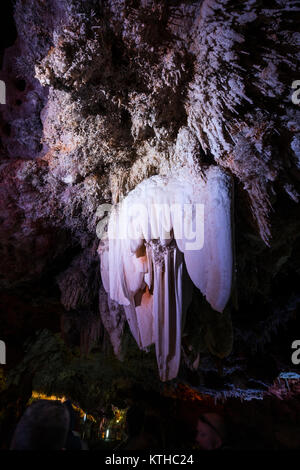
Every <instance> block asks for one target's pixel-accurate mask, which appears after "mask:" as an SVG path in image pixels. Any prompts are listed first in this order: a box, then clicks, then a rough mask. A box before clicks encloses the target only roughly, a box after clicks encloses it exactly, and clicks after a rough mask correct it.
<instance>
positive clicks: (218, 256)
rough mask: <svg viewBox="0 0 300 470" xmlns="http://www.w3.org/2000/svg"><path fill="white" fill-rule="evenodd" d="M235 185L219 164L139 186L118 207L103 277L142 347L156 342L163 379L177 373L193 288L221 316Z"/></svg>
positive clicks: (105, 244) (103, 253)
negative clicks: (202, 171) (194, 173)
mask: <svg viewBox="0 0 300 470" xmlns="http://www.w3.org/2000/svg"><path fill="white" fill-rule="evenodd" d="M231 244H232V241H231V182H230V178H229V177H228V176H227V175H226V174H225V173H224V172H223V171H222V170H221V169H220V168H218V167H210V168H209V169H208V170H207V171H206V173H205V175H204V176H201V177H200V176H198V177H197V178H195V177H194V176H193V177H192V176H191V175H190V174H189V173H188V172H186V171H184V170H183V171H182V172H181V173H180V172H177V174H176V175H171V176H169V177H163V176H153V177H151V178H149V179H148V180H144V181H143V182H142V183H140V184H139V185H138V186H137V187H136V188H135V189H134V190H133V191H131V192H130V193H129V194H128V196H127V197H126V198H125V199H124V200H123V201H122V202H121V203H120V204H119V206H117V207H115V208H114V209H113V211H112V213H111V216H110V220H109V225H108V240H105V241H101V243H100V249H99V253H100V259H101V276H102V282H103V286H104V288H105V290H106V291H107V293H108V294H109V296H110V298H111V299H112V300H113V301H116V302H118V303H119V304H120V305H123V306H124V310H125V314H126V318H127V321H128V324H129V327H130V329H131V332H132V334H133V336H134V338H135V340H136V342H137V344H138V346H139V347H140V348H141V349H145V348H147V347H148V346H150V345H151V344H153V343H154V344H155V349H156V356H157V362H158V368H159V374H160V378H161V380H163V381H165V380H170V379H172V378H174V377H176V376H177V373H178V369H179V365H180V350H181V332H182V327H183V321H184V316H185V313H186V310H187V308H188V305H189V302H190V300H191V295H192V283H194V284H195V286H196V287H198V288H199V289H200V291H201V292H202V294H203V295H204V296H205V297H206V300H207V301H208V302H209V303H210V305H211V306H212V308H213V309H215V310H217V311H218V312H222V311H223V309H224V308H225V306H226V303H227V301H228V299H229V296H230V291H231V277H232V246H231Z"/></svg>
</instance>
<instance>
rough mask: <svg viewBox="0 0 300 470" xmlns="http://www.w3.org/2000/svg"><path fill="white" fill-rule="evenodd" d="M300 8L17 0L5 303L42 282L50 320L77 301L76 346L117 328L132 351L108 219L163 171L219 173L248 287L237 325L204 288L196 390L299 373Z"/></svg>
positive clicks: (193, 369) (5, 210) (189, 338)
mask: <svg viewBox="0 0 300 470" xmlns="http://www.w3.org/2000/svg"><path fill="white" fill-rule="evenodd" d="M298 13H299V8H298V7H297V5H296V3H295V2H293V1H289V0H288V1H283V0H268V1H267V2H265V1H264V2H262V1H260V0H246V1H244V2H239V3H237V2H236V1H234V0H203V1H195V2H193V1H190V0H181V1H180V0H171V1H168V2H163V1H162V0H161V1H160V0H140V1H139V0H109V1H98V0H86V1H83V0H82V1H81V0H59V1H58V0H44V1H39V0H25V1H24V0H22V1H21V0H17V1H16V5H15V14H14V18H15V22H16V28H17V38H16V41H15V44H14V45H13V46H11V47H9V48H7V49H6V51H5V53H4V56H3V60H2V70H1V76H0V79H3V80H5V82H6V83H7V104H6V105H1V126H0V134H1V149H0V150H1V164H0V165H1V166H0V192H1V227H0V240H1V289H2V291H1V292H2V293H1V295H2V296H3V298H4V299H5V298H8V297H7V296H8V294H9V295H11V294H13V295H14V296H16V297H18V296H20V293H21V292H22V293H23V292H24V290H25V291H26V289H29V287H28V286H31V287H30V289H31V288H32V285H34V286H35V287H34V289H31V290H30V292H32V295H33V298H34V299H39V302H38V305H39V306H40V307H39V308H41V309H42V308H43V307H42V306H43V304H47V303H49V301H53V298H54V299H55V303H56V305H57V304H58V303H59V302H60V308H63V313H62V315H61V316H62V319H64V320H65V321H62V324H64V325H65V328H66V330H67V332H68V333H66V331H65V333H66V336H68V335H69V342H70V344H73V345H74V343H75V344H77V345H78V344H79V342H80V341H81V343H82V344H83V345H85V346H84V347H83V349H84V350H85V351H87V350H89V348H90V346H91V344H94V342H97V341H98V343H99V341H100V343H101V344H102V345H103V344H104V345H106V346H105V347H107V334H106V331H108V332H110V331H112V330H114V329H115V326H116V328H117V330H116V337H117V340H116V343H115V345H114V346H115V353H118V354H120V355H121V352H120V351H121V346H120V343H119V341H121V337H122V334H121V332H122V328H123V323H122V322H123V321H124V318H122V315H121V313H120V316H119V313H117V312H116V316H114V317H113V318H112V319H111V323H110V321H109V320H108V317H107V315H106V314H105V311H106V310H105V309H106V307H105V302H106V301H107V300H106V299H105V298H102V299H101V296H102V297H103V295H104V292H103V290H102V291H101V292H102V293H100V300H99V295H98V293H99V288H100V280H99V277H98V276H99V265H98V260H97V252H96V247H97V241H98V240H97V236H96V226H97V223H98V222H99V216H98V215H97V208H98V207H99V205H100V204H103V203H111V202H113V203H115V202H118V201H119V200H120V199H121V198H122V197H123V196H125V195H126V194H128V192H129V191H130V190H132V189H133V188H135V187H136V186H137V184H138V183H140V182H141V181H143V180H144V179H146V178H149V177H150V176H152V175H156V174H160V175H168V174H169V173H170V170H171V169H174V168H175V167H182V166H183V167H186V166H187V165H188V164H192V165H193V166H194V167H195V168H198V169H199V171H201V168H204V167H207V166H209V165H219V166H220V167H222V168H223V169H224V170H225V171H227V172H228V174H229V175H231V176H232V177H233V180H234V195H233V196H234V211H233V215H232V217H233V225H234V227H235V230H234V233H235V240H234V252H235V276H234V288H233V292H232V298H231V301H230V303H229V305H228V307H227V311H226V314H225V315H224V316H223V317H220V316H218V315H217V316H216V314H214V313H213V312H212V311H210V307H209V306H208V305H207V304H206V302H205V300H204V299H203V297H202V296H201V295H200V293H199V291H198V290H196V289H195V292H194V295H193V302H192V307H191V308H190V309H189V312H188V314H187V321H186V331H185V332H184V337H183V351H184V354H183V356H184V360H183V361H182V368H181V370H180V378H181V379H182V380H185V381H186V382H187V383H189V384H190V385H193V386H194V387H196V388H197V387H198V388H199V389H201V390H208V391H209V393H212V394H215V395H217V394H218V393H219V392H216V390H217V389H218V390H219V391H220V393H223V391H225V392H226V393H227V392H228V391H229V392H230V393H232V394H233V395H234V394H235V391H236V390H238V392H237V393H236V394H237V395H239V396H242V397H243V396H248V395H247V393H248V392H247V390H252V389H253V390H256V388H257V386H258V384H259V383H260V386H261V387H262V388H263V389H267V388H268V387H269V386H270V384H271V383H272V381H273V380H274V378H275V377H276V376H277V375H278V373H279V372H280V371H282V370H284V369H285V368H292V367H293V366H292V364H291V361H290V345H291V343H292V341H293V340H294V339H296V338H295V337H294V336H295V335H296V332H297V331H299V329H298V330H297V327H298V328H299V318H297V316H296V311H297V306H298V305H299V264H298V262H297V259H299V254H300V239H299V233H300V230H299V228H300V222H299V206H298V205H297V201H298V193H297V191H299V160H300V155H299V122H300V114H299V106H297V105H295V104H293V103H292V101H291V93H292V88H291V85H292V82H293V80H296V79H297V78H298V76H297V70H299V51H298V48H297V44H299V34H298V33H297V28H298V25H297V22H296V15H297V14H298ZM55 280H57V281H55ZM58 287H59V288H60V293H59V290H58ZM20 298H23V297H22V296H20ZM51 299H52V300H51ZM35 302H36V300H34V301H33V303H35ZM99 302H100V304H101V303H102V305H104V307H103V309H102V310H101V309H100V312H101V318H102V324H103V325H104V329H103V328H102V324H101V325H99V323H98V322H99V318H100V313H99ZM9 311H11V309H10V308H9V303H8V304H5V302H4V308H3V314H2V315H3V318H4V317H5V322H4V324H5V325H6V326H5V328H4V327H3V329H2V330H1V335H2V336H3V337H4V339H5V338H6V337H10V338H11V331H12V330H11V329H10V326H9V325H10V317H9V315H8V312H9ZM200 312H202V313H200ZM22 315H23V317H22V318H23V319H24V321H26V315H27V313H26V312H25V313H23V314H22ZM28 315H29V313H28ZM86 319H89V322H87V327H86V333H85V334H84V335H83V336H84V337H83V338H82V339H81V340H79V339H78V338H77V339H76V335H74V337H72V338H71V336H72V330H74V331H75V330H76V331H78V329H79V330H80V329H81V331H82V328H81V326H80V325H84V322H85V320H86ZM16 323H17V324H18V322H16ZM19 323H20V324H22V322H19ZM2 324H3V323H2ZM78 325H79V326H78ZM88 325H96V327H95V328H96V331H97V334H96V336H94V335H93V331H94V330H93V327H92V326H88ZM43 327H48V325H47V324H43ZM105 329H106V331H104V330H105ZM33 330H34V326H33V327H32V329H31V330H30V332H28V334H31V333H32V332H33ZM19 334H20V336H21V337H22V332H21V328H20V330H19ZM26 335H27V333H26ZM26 335H25V336H26ZM77 336H78V335H77ZM79 336H80V335H79ZM125 336H126V335H125ZM97 338H98V340H97ZM232 338H234V339H233V340H232ZM25 339H26V338H25V337H24V338H23V340H25ZM89 342H90V344H89ZM232 346H233V350H232V353H231V355H230V356H229V358H228V359H227V360H226V359H224V357H225V356H228V355H229V354H230V351H231V349H232ZM104 349H105V348H104ZM108 349H109V348H108ZM137 357H138V356H137ZM262 357H263V358H264V361H265V362H264V365H265V367H264V369H263V370H260V368H261V364H262V362H261V358H262ZM226 361H227V362H226ZM261 382H262V383H263V384H262V383H261ZM239 390H242V391H241V392H239ZM243 390H244V391H243ZM225 392H224V393H225ZM226 393H225V395H226ZM254 395H255V393H254ZM218 396H219V395H218Z"/></svg>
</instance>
